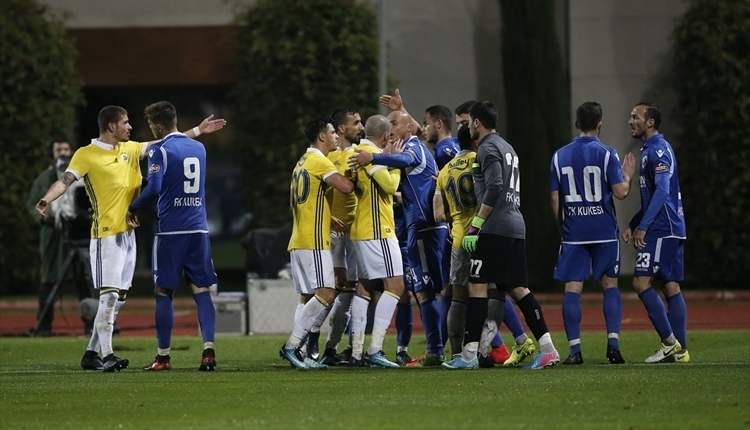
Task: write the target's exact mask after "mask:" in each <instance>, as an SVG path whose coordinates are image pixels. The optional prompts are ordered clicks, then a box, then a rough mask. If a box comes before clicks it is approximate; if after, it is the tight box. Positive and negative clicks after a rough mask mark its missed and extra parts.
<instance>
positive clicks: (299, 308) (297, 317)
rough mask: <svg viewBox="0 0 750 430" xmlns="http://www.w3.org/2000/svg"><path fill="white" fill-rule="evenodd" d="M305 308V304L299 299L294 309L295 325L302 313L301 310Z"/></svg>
mask: <svg viewBox="0 0 750 430" xmlns="http://www.w3.org/2000/svg"><path fill="white" fill-rule="evenodd" d="M304 307H305V303H303V302H302V298H300V301H299V302H298V303H297V307H296V308H294V323H295V324H297V320H299V314H300V312H302V309H303V308H304Z"/></svg>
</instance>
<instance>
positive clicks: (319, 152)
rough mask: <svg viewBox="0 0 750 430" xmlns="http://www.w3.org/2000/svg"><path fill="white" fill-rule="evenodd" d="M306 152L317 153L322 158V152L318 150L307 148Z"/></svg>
mask: <svg viewBox="0 0 750 430" xmlns="http://www.w3.org/2000/svg"><path fill="white" fill-rule="evenodd" d="M307 152H317V153H318V154H319V155H320V156H321V157H324V155H323V152H321V150H320V149H318V148H307Z"/></svg>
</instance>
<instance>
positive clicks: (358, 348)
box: [351, 296, 370, 360]
mask: <svg viewBox="0 0 750 430" xmlns="http://www.w3.org/2000/svg"><path fill="white" fill-rule="evenodd" d="M369 305H370V301H369V300H367V299H365V298H364V297H361V296H354V298H353V299H352V320H351V327H352V357H354V358H356V359H357V360H361V359H362V352H363V350H364V348H365V329H366V328H367V308H368V306H369Z"/></svg>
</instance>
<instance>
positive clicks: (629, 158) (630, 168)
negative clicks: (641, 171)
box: [622, 152, 635, 179]
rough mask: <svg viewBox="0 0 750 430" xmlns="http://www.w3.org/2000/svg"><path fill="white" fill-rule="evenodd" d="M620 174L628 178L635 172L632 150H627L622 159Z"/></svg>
mask: <svg viewBox="0 0 750 430" xmlns="http://www.w3.org/2000/svg"><path fill="white" fill-rule="evenodd" d="M622 174H623V176H625V177H626V178H628V179H630V178H632V177H633V175H634V174H635V156H634V155H633V153H632V152H628V154H627V155H626V156H625V159H624V160H623V161H622Z"/></svg>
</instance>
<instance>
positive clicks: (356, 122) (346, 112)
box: [331, 107, 365, 143]
mask: <svg viewBox="0 0 750 430" xmlns="http://www.w3.org/2000/svg"><path fill="white" fill-rule="evenodd" d="M331 121H332V124H333V128H334V129H335V130H336V133H338V135H339V137H343V138H344V139H345V140H346V141H347V142H349V143H359V140H360V139H362V138H363V137H365V127H364V126H363V125H362V118H361V117H360V116H359V112H357V111H356V110H355V109H354V108H351V107H340V108H338V109H336V110H335V111H333V113H332V114H331Z"/></svg>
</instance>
